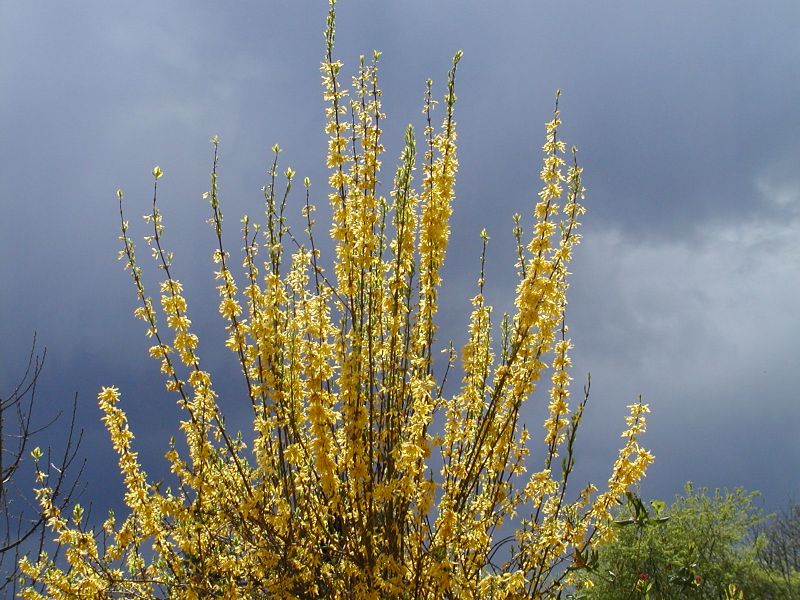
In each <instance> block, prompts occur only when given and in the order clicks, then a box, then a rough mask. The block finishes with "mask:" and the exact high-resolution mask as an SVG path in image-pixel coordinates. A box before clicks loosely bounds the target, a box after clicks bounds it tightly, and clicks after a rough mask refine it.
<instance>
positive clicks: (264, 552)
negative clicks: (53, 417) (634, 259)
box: [22, 0, 653, 598]
mask: <svg viewBox="0 0 800 600" xmlns="http://www.w3.org/2000/svg"><path fill="white" fill-rule="evenodd" d="M334 9H335V2H334V1H333V0H332V1H331V6H330V13H329V17H328V24H327V30H326V42H327V44H326V45H327V51H326V57H325V60H324V62H323V63H322V82H323V87H324V99H325V101H326V102H327V108H326V114H327V125H326V127H325V131H326V132H327V134H328V135H329V144H328V156H327V164H328V167H329V168H330V178H329V183H330V194H329V199H330V202H331V204H332V207H333V216H332V220H333V222H332V225H331V229H330V235H331V237H332V239H333V241H334V243H335V249H336V254H335V259H334V261H333V264H334V266H333V274H332V275H330V274H327V271H326V270H325V269H323V268H322V266H321V257H320V252H319V250H318V248H317V246H316V244H315V242H314V234H313V226H314V219H313V215H314V206H313V205H312V204H311V202H310V191H309V181H308V179H306V180H305V191H306V199H305V205H304V208H303V214H304V216H305V218H306V220H307V225H308V229H307V237H306V238H304V239H303V240H302V241H301V240H300V239H298V237H296V236H295V235H294V233H293V232H292V231H291V230H290V229H289V228H288V226H287V224H286V221H285V219H284V209H285V207H286V204H287V197H288V195H289V191H290V188H291V187H292V183H293V182H294V176H295V173H294V171H293V170H292V169H286V170H285V172H284V175H285V187H284V186H282V184H280V182H279V179H280V175H279V169H278V152H279V148H278V147H277V146H275V147H274V148H273V149H274V152H275V158H274V161H273V162H272V168H271V178H270V181H269V183H268V185H267V186H266V187H265V188H264V190H265V194H264V195H265V199H266V214H267V217H266V223H264V224H263V226H259V225H257V224H255V223H253V222H251V221H250V220H249V219H248V218H247V217H245V218H244V219H243V220H242V223H243V227H242V240H243V242H244V243H243V245H244V250H243V256H244V262H243V266H244V269H243V272H244V280H243V282H237V280H236V278H235V276H234V272H233V269H234V268H235V265H233V264H232V260H233V259H232V257H231V255H230V254H229V253H228V252H227V251H226V250H225V249H224V246H223V243H222V240H223V236H222V212H221V210H220V198H219V194H218V186H217V176H218V169H217V167H218V160H217V148H218V140H217V139H216V137H215V138H214V139H213V140H212V142H213V145H214V163H213V171H212V174H211V186H210V190H209V192H208V193H207V197H208V199H209V200H210V204H211V210H212V217H211V220H210V222H211V224H212V226H213V227H214V230H215V232H216V239H217V242H218V246H217V248H215V250H214V252H213V260H214V262H215V263H216V265H217V271H216V273H215V276H216V279H217V280H218V281H219V287H218V290H219V294H220V304H219V312H220V314H221V315H222V317H223V318H224V319H225V320H226V322H227V328H228V331H229V334H230V336H229V338H228V341H227V346H228V348H230V350H231V351H232V352H233V353H234V354H235V355H236V356H237V357H238V361H239V362H240V363H241V370H242V375H243V377H244V380H245V382H246V384H247V390H248V396H249V402H250V405H251V407H252V415H253V434H252V436H251V437H249V438H246V439H243V438H242V437H241V436H238V435H232V433H231V432H229V431H227V430H226V429H225V427H224V425H223V418H222V415H221V413H220V410H219V406H218V403H217V401H216V394H215V392H214V388H213V385H212V379H211V375H210V373H208V372H207V371H205V370H204V369H203V367H202V365H201V363H200V360H199V358H198V354H197V347H198V339H197V337H196V335H195V334H193V333H192V329H191V322H190V320H189V316H188V314H189V313H188V312H187V302H186V299H185V298H184V297H183V296H182V287H181V284H180V282H179V281H178V280H177V279H176V278H175V277H174V276H173V271H172V268H171V264H170V262H171V254H170V252H168V251H167V250H166V249H165V239H164V229H163V225H162V218H161V213H160V212H159V208H158V203H157V189H158V180H159V178H160V177H161V176H162V175H163V173H162V171H161V169H160V168H158V167H156V168H155V169H154V170H153V175H154V178H155V182H154V194H153V203H152V211H151V212H150V214H149V215H147V216H146V217H145V218H146V220H147V221H148V222H149V223H150V224H151V226H152V235H151V236H149V237H148V238H146V239H147V241H148V243H149V245H150V247H151V249H152V252H153V255H154V256H155V258H156V260H157V262H158V263H159V266H160V268H161V269H162V271H163V274H164V279H163V282H162V283H161V290H160V294H161V298H160V304H161V311H162V313H163V316H164V318H165V321H166V327H164V326H162V325H161V324H160V322H159V317H158V316H157V310H156V308H155V303H154V302H153V300H152V299H151V298H150V297H149V296H148V295H147V293H146V291H145V289H144V286H143V282H142V276H141V269H140V266H139V263H138V262H137V260H136V258H135V254H134V245H133V242H132V241H131V239H130V237H129V233H128V224H127V222H126V221H125V219H124V216H123V212H122V199H123V194H122V192H121V191H120V192H118V196H119V205H120V217H121V222H122V235H121V240H122V242H123V250H122V252H121V258H123V259H125V261H126V263H127V267H128V268H129V269H130V271H131V273H132V275H133V280H134V283H135V286H136V290H137V294H138V297H139V300H140V301H141V305H140V306H139V308H137V309H136V311H135V315H136V316H137V317H139V318H141V319H142V320H143V321H144V322H145V324H146V327H147V335H148V336H150V337H152V338H153V339H154V345H153V346H152V348H150V354H151V356H152V357H154V358H155V359H156V360H158V361H160V363H161V372H162V373H163V374H164V376H165V377H166V387H167V389H168V390H169V391H170V392H172V393H174V394H175V395H176V397H177V402H178V403H179V405H180V406H181V408H182V409H183V410H184V411H185V415H186V418H185V420H184V421H182V422H181V423H180V429H181V431H182V433H183V435H184V436H185V450H184V451H182V450H180V449H179V447H176V446H175V445H174V444H173V445H172V446H171V447H170V448H169V451H168V452H167V453H166V459H167V460H168V461H169V465H170V468H171V471H172V474H173V475H174V486H173V487H172V488H171V489H165V490H162V489H160V487H158V486H156V485H154V484H152V483H150V482H149V481H148V478H147V476H146V474H145V473H144V472H143V471H142V469H141V467H140V465H139V462H138V460H137V453H136V452H135V451H134V447H133V433H132V432H131V431H130V430H129V428H128V425H127V420H126V416H125V413H124V412H123V410H122V409H121V408H120V395H119V392H118V390H117V389H116V388H114V387H107V388H103V389H102V391H101V392H100V394H99V400H100V407H101V409H102V411H103V413H104V417H103V420H104V422H105V424H106V427H107V428H108V431H109V433H110V435H111V440H112V444H113V447H114V450H115V451H116V452H117V454H118V455H119V467H120V471H121V473H122V477H123V479H124V483H125V488H126V493H125V502H126V504H127V506H128V507H129V509H130V512H129V514H128V515H127V516H126V517H125V518H124V519H121V520H116V519H115V517H114V516H111V517H109V518H108V520H106V521H105V522H104V523H103V525H102V530H98V531H92V530H90V529H87V528H86V526H85V524H84V523H83V522H82V510H81V509H80V507H77V508H76V509H75V512H74V514H73V515H72V522H70V520H68V519H67V518H66V517H65V516H63V515H61V514H60V513H59V511H58V510H57V508H56V507H55V506H54V505H53V504H52V501H51V495H52V490H50V489H49V488H48V487H47V486H46V481H45V480H43V481H42V487H41V489H39V490H38V491H37V493H38V497H39V500H40V502H41V504H42V506H43V507H44V509H45V511H46V513H47V515H48V517H49V520H48V524H49V526H50V527H51V528H52V530H53V531H54V533H55V536H56V541H57V542H59V543H61V544H62V545H63V546H64V547H65V548H66V553H65V557H64V558H65V562H66V566H64V565H63V564H56V563H54V562H52V561H51V560H50V559H48V558H47V557H46V556H42V557H40V558H39V560H38V561H36V562H33V561H25V562H24V563H23V565H22V568H23V570H24V573H25V574H26V576H27V577H28V578H29V582H30V584H31V587H29V588H28V589H27V591H25V592H24V596H25V597H27V598H42V597H45V596H46V597H49V598H134V597H137V598H138V597H143V598H154V597H158V598H167V597H169V598H213V597H224V598H273V597H274V598H533V597H542V596H550V595H555V594H557V593H558V592H559V590H561V589H562V588H563V587H564V586H565V584H567V583H568V580H569V576H570V574H571V568H578V567H580V566H582V565H583V564H584V563H585V562H586V561H587V560H589V559H590V557H591V555H592V552H593V548H594V546H595V545H596V544H597V543H599V542H601V541H603V540H605V539H607V538H608V537H609V536H611V535H612V531H611V528H610V526H609V519H610V509H611V508H612V507H613V506H614V505H615V504H616V503H617V500H618V498H619V497H620V496H621V495H623V494H624V492H625V491H626V490H627V489H628V488H629V486H631V485H632V484H635V483H636V482H637V481H638V480H639V479H640V478H641V477H642V476H643V475H644V473H645V470H646V468H647V466H648V465H649V464H650V463H651V462H652V459H653V458H652V455H651V454H650V453H649V452H647V451H646V450H645V449H643V448H642V447H640V446H639V444H638V441H637V439H638V436H639V435H640V434H641V433H642V432H643V431H644V429H645V413H646V412H647V411H648V409H647V406H646V405H644V404H641V402H640V403H637V404H633V405H631V407H630V411H631V412H630V415H629V416H628V417H627V423H628V426H627V429H626V431H625V432H624V433H623V438H624V445H623V447H622V448H621V450H620V451H619V456H618V459H617V461H616V463H615V464H614V466H613V469H612V471H611V476H610V479H609V480H608V487H607V489H606V490H605V491H603V492H602V493H597V490H596V488H595V487H594V486H592V485H588V486H587V487H585V488H584V489H582V490H581V491H580V492H579V493H577V494H575V493H572V494H570V495H568V494H567V483H568V480H569V477H570V473H571V472H572V471H573V465H574V461H573V444H574V441H575V437H576V432H577V429H578V426H579V424H580V421H581V417H582V415H583V410H584V406H585V404H586V397H584V398H583V399H582V401H580V402H579V403H578V404H577V406H576V407H574V408H570V406H569V404H568V399H569V396H570V393H569V382H570V376H569V374H568V373H569V367H570V358H569V349H570V341H569V339H568V338H567V337H566V333H567V327H566V325H565V323H564V309H565V306H566V299H565V294H566V291H567V264H568V262H569V260H570V257H571V254H572V251H573V247H574V246H575V245H576V244H577V243H578V240H579V236H578V234H577V233H576V230H577V227H578V225H579V223H578V219H579V217H580V215H581V214H583V212H584V208H583V206H582V205H581V204H580V203H579V201H580V200H581V199H582V197H583V191H584V190H583V188H582V185H581V169H580V167H578V165H577V163H576V162H575V160H574V152H573V158H572V160H571V164H569V165H568V164H567V163H566V160H565V158H564V155H565V149H566V146H565V144H564V142H563V141H562V140H561V139H559V137H558V127H559V124H560V120H559V112H558V104H556V110H555V114H554V117H553V120H552V121H550V122H549V123H548V124H547V127H546V137H545V144H544V146H543V151H544V166H543V168H542V171H541V179H542V182H543V186H542V189H541V191H540V192H539V200H538V203H537V204H536V206H535V209H534V211H533V216H534V219H535V223H534V225H533V228H532V231H530V233H529V234H528V235H529V240H528V241H527V243H526V242H525V241H524V240H523V236H524V234H523V227H522V226H521V225H520V218H519V217H516V218H515V221H516V226H515V228H514V235H515V237H516V239H517V246H518V262H517V268H518V271H519V284H518V286H517V289H516V300H515V307H516V310H515V314H514V315H513V316H506V317H504V318H503V320H502V323H501V331H502V336H501V340H500V343H499V347H497V346H494V345H493V344H492V340H491V336H490V334H491V313H492V311H491V307H490V306H489V305H488V304H487V303H486V301H485V299H484V295H483V286H484V273H483V260H481V269H480V271H481V272H480V277H479V280H478V286H477V287H478V289H477V293H476V294H475V296H474V297H473V298H472V305H473V309H472V313H471V317H470V320H469V329H468V341H467V343H466V345H465V346H464V348H463V349H462V351H461V353H460V366H461V371H462V379H461V385H460V391H458V393H456V394H454V395H452V396H447V395H445V393H444V379H445V378H446V376H447V372H448V371H449V370H450V367H451V366H453V365H454V364H455V363H456V362H457V359H458V358H459V357H458V356H457V353H456V352H454V351H453V350H452V347H451V349H450V351H449V360H447V362H446V368H445V369H444V371H445V372H444V373H440V374H439V375H437V376H436V377H435V371H434V351H435V350H434V348H435V343H434V342H435V339H436V334H437V328H436V324H435V316H436V313H437V308H438V303H439V289H440V285H441V270H442V265H443V263H444V259H445V250H446V247H447V241H448V233H449V225H448V219H449V217H450V213H451V205H452V202H453V197H454V181H455V175H456V171H457V166H458V162H457V158H456V125H455V121H454V119H453V110H454V105H455V102H456V96H455V92H454V90H455V76H456V67H457V65H458V62H459V59H460V57H461V53H460V52H459V53H457V54H456V56H455V59H454V61H453V67H452V70H451V71H450V74H449V78H448V82H447V92H446V95H445V97H444V115H443V121H442V124H441V127H439V128H436V127H434V122H433V110H434V106H435V105H436V102H435V101H434V100H433V96H432V90H431V82H430V81H429V82H428V85H427V91H426V94H425V101H424V108H423V113H424V115H425V120H426V125H425V127H424V129H423V131H422V137H421V142H420V145H421V146H422V151H421V161H420V163H421V165H422V167H421V172H422V177H421V182H420V183H419V185H418V186H417V185H415V184H414V181H413V179H414V172H415V169H416V165H417V162H418V161H417V159H418V152H417V145H418V141H417V138H416V136H415V133H414V130H413V129H412V128H411V127H409V128H408V130H407V133H406V136H405V147H404V149H403V151H402V154H401V156H400V160H399V165H398V167H397V170H396V172H395V175H394V180H393V185H392V189H391V193H390V195H389V197H388V198H386V197H384V196H381V195H380V193H379V179H378V177H379V173H380V169H381V162H382V158H383V156H382V155H383V146H382V142H381V121H382V120H383V119H384V115H383V113H382V112H381V91H380V89H379V87H378V74H377V62H378V59H379V56H380V54H379V53H375V54H374V56H373V61H372V62H371V63H369V62H365V61H364V60H363V59H362V60H361V63H360V65H359V68H358V71H357V73H356V75H355V76H354V77H353V81H352V83H353V85H352V93H351V95H349V93H348V91H346V90H345V88H344V87H343V83H342V78H341V68H342V64H341V63H340V62H338V61H337V60H335V59H334V57H333V45H334V18H335V12H334ZM279 187H281V188H282V189H279ZM482 237H483V248H484V252H485V249H486V242H487V240H488V237H487V236H486V234H485V232H484V233H483V235H482ZM287 247H288V248H289V249H291V252H290V253H289V252H288V251H287ZM287 263H288V264H287ZM548 372H551V373H552V375H551V382H550V403H549V416H548V417H547V419H546V421H545V423H544V425H545V431H544V436H543V438H542V439H541V440H539V443H541V449H542V456H543V459H542V460H541V465H540V467H539V468H538V469H537V470H535V472H533V473H531V474H529V475H528V474H526V468H525V467H526V464H528V463H529V462H530V460H531V459H529V458H528V455H529V444H528V442H529V435H530V434H529V432H528V430H527V429H526V428H525V427H523V426H522V425H521V423H520V413H521V411H522V408H523V405H524V403H525V401H526V400H527V399H528V398H529V397H530V396H531V395H532V393H533V392H534V391H535V390H536V389H537V386H538V385H539V382H540V380H541V379H542V377H543V375H544V376H546V374H547V373H548ZM587 395H588V391H587ZM181 448H182V447H181ZM509 523H511V524H515V525H516V526H517V528H516V533H515V534H514V536H513V537H512V538H504V539H499V538H500V535H499V532H500V531H501V530H502V528H504V527H506V526H507V525H508V524H509ZM33 584H37V585H38V586H40V588H41V589H43V590H44V595H41V594H39V593H38V592H37V591H35V590H34V588H33V587H32V585H33Z"/></svg>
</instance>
